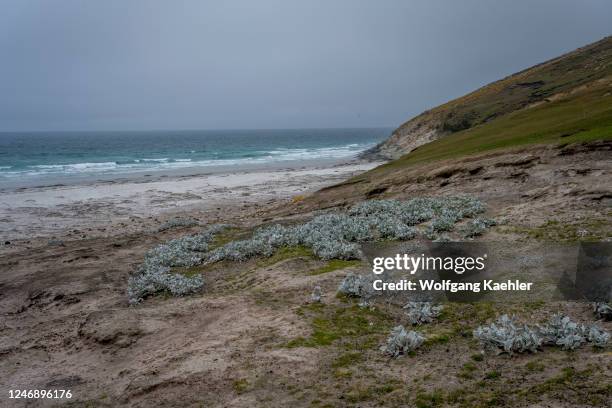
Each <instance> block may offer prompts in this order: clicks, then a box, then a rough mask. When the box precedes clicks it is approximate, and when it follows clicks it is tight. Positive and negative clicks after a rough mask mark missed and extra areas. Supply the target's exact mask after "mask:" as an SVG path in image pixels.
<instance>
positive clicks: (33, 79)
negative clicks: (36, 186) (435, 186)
mask: <svg viewBox="0 0 612 408" xmlns="http://www.w3.org/2000/svg"><path fill="white" fill-rule="evenodd" d="M611 15H612V3H611V2H610V1H608V0H601V1H596V0H585V1H580V2H577V1H571V0H538V1H528V0H522V1H518V0H507V1H495V2H493V1H490V0H463V1H456V0H448V1H436V0H434V1H420V2H415V1H407V0H403V1H394V0H371V1H357V0H333V1H329V0H327V1H319V0H316V1H315V0H308V1H306V0H303V1H290V0H258V1H252V0H243V1H237V0H219V1H204V0H195V1H189V0H181V1H154V0H142V1H140V0H130V1H125V0H103V1H102V0H99V1H95V2H94V1H77V0H73V1H70V0H54V1H49V0H40V1H35V0H5V1H3V2H2V6H1V12H0V130H30V129H48V130H62V129H186V128H213V129H219V128H295V127H341V126H354V127H358V126H379V125H381V126H395V125H398V124H400V123H401V122H403V121H404V120H406V119H408V118H409V117H411V116H413V115H415V114H418V113H419V112H421V111H423V110H425V109H427V108H430V107H432V106H435V105H437V104H439V103H441V102H444V101H445V100H448V99H450V98H453V97H456V96H459V95H462V94H464V93H465V92H468V91H470V90H472V89H474V88H476V87H478V86H480V85H483V84H485V83H487V82H490V81H492V80H495V79H498V78H500V77H502V76H504V75H508V74H511V73H513V72H515V71H517V70H520V69H522V68H525V67H527V66H530V65H533V64H535V63H538V62H541V61H543V60H546V59H549V58H552V57H555V56H557V55H559V54H561V53H563V52H567V51H570V50H572V49H574V48H576V47H579V46H581V45H584V44H586V43H589V42H592V41H595V40H597V39H599V38H601V37H604V36H606V35H609V34H610V32H609V28H610V27H609V26H610V24H609V23H610V21H609V17H610V16H611Z"/></svg>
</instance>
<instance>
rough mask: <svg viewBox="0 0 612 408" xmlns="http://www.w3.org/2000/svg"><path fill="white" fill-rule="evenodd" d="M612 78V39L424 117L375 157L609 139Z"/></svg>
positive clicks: (428, 156)
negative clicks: (561, 139)
mask: <svg viewBox="0 0 612 408" xmlns="http://www.w3.org/2000/svg"><path fill="white" fill-rule="evenodd" d="M611 79H612V37H606V38H604V39H603V40H600V41H598V42H596V43H593V44H591V45H588V46H585V47H582V48H579V49H577V50H575V51H573V52H571V53H568V54H565V55H563V56H561V57H558V58H555V59H553V60H551V61H548V62H545V63H542V64H539V65H536V66H534V67H532V68H529V69H526V70H524V71H521V72H519V73H516V74H514V75H511V76H509V77H507V78H504V79H502V80H499V81H496V82H493V83H491V84H489V85H487V86H484V87H482V88H480V89H478V90H476V91H474V92H472V93H469V94H467V95H465V96H463V97H461V98H457V99H455V100H452V101H450V102H447V103H445V104H443V105H440V106H438V107H436V108H434V109H431V110H429V111H427V112H424V113H423V114H421V115H419V116H417V117H415V118H413V119H411V120H409V121H408V122H406V123H404V124H403V125H402V126H400V127H399V128H398V129H396V130H395V131H394V132H393V135H392V136H391V137H390V138H389V139H388V140H387V141H385V142H383V143H381V144H380V145H378V146H377V147H375V148H374V149H373V150H372V151H370V152H368V155H370V156H372V157H375V156H378V157H381V156H382V157H387V158H398V157H400V156H401V155H402V154H405V153H408V152H411V151H413V153H411V154H410V155H409V156H405V157H402V159H401V163H413V162H418V161H422V160H430V159H435V158H447V157H452V156H456V155H463V154H470V153H475V152H480V151H484V150H489V149H495V148H502V147H508V146H515V145H518V144H526V143H551V142H553V143H554V142H557V141H558V139H559V138H562V137H567V138H568V139H567V140H566V141H568V142H569V141H576V140H589V139H594V138H602V137H604V138H605V137H610V136H609V135H610V133H611V130H610V123H611V117H612V111H611V108H610V107H611V105H612V103H611V102H612V99H611V97H610V93H611V92H612V84H611ZM430 142H431V143H430ZM423 145H425V146H423ZM415 149H418V150H416V151H414V150H415ZM396 164H397V163H396Z"/></svg>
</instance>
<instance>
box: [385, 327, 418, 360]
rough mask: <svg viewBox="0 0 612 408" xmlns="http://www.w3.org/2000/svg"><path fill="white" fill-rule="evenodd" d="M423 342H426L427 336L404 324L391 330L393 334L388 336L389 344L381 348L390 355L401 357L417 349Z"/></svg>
mask: <svg viewBox="0 0 612 408" xmlns="http://www.w3.org/2000/svg"><path fill="white" fill-rule="evenodd" d="M423 342H425V338H424V337H423V336H422V335H421V334H419V333H417V332H415V331H412V330H411V331H407V330H406V329H405V328H404V326H401V325H400V326H397V327H394V328H393V330H391V334H390V335H389V337H388V338H387V344H385V345H384V346H382V347H381V348H380V350H381V351H382V352H384V353H385V354H387V355H388V356H390V357H399V356H400V355H403V354H408V353H410V352H411V351H414V350H416V349H417V348H419V347H420V346H421V345H422V344H423Z"/></svg>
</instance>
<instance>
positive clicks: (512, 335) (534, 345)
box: [473, 315, 542, 354]
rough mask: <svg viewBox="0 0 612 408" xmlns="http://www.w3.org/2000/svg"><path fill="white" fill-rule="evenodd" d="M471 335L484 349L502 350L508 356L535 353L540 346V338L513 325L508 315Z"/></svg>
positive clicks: (529, 329) (534, 332)
mask: <svg viewBox="0 0 612 408" xmlns="http://www.w3.org/2000/svg"><path fill="white" fill-rule="evenodd" d="M473 334H474V338H476V339H477V340H479V341H480V344H481V345H482V346H483V347H484V348H490V349H491V348H492V349H502V350H503V351H505V352H506V353H510V354H512V353H514V352H518V353H522V352H525V351H531V352H536V351H537V349H538V348H539V347H540V346H541V345H542V338H541V337H540V335H539V334H538V333H537V332H536V331H535V330H533V329H531V328H529V327H528V326H527V325H525V324H517V323H515V322H514V321H513V319H511V318H510V317H508V315H502V316H501V317H500V318H499V319H497V321H496V322H495V323H491V324H490V325H488V326H480V327H478V328H476V330H474V332H473Z"/></svg>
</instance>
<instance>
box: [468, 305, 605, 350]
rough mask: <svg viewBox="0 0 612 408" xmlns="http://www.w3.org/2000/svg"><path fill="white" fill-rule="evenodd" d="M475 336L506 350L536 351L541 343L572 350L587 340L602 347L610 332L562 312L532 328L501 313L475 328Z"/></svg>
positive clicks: (481, 340)
mask: <svg viewBox="0 0 612 408" xmlns="http://www.w3.org/2000/svg"><path fill="white" fill-rule="evenodd" d="M474 337H475V338H476V339H478V340H479V341H480V343H481V344H482V345H483V346H484V347H485V348H497V349H502V350H503V351H505V352H507V353H513V352H518V353H522V352H525V351H531V352H536V351H537V349H538V348H539V347H540V346H542V345H551V346H560V347H562V348H563V349H564V350H575V349H576V348H578V347H580V346H581V345H583V344H585V343H587V342H589V343H591V344H593V345H594V346H596V347H603V346H605V345H606V343H608V341H609V340H610V334H609V333H607V332H606V331H604V330H602V329H600V328H599V327H597V326H596V325H592V326H585V325H583V324H579V323H576V322H573V321H572V320H571V319H570V318H569V317H568V316H564V315H562V314H556V315H554V316H553V317H552V318H551V319H550V320H549V321H548V322H547V323H546V324H544V325H536V327H535V328H530V327H529V326H527V325H525V324H517V323H515V322H514V321H513V319H511V318H510V317H508V316H507V315H503V316H501V317H500V318H499V319H498V320H497V322H496V323H492V324H490V325H488V326H480V327H478V328H477V329H476V330H474Z"/></svg>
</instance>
